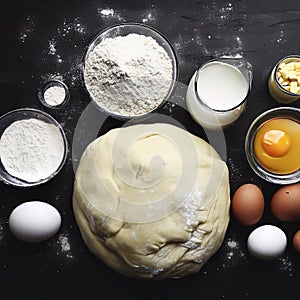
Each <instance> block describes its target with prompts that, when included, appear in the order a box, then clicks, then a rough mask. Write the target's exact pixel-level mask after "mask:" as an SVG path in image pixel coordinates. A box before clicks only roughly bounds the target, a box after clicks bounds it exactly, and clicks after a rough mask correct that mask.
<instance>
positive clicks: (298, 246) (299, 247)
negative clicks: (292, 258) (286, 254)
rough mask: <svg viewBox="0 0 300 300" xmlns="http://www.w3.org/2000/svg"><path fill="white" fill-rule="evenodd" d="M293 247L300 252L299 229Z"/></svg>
mask: <svg viewBox="0 0 300 300" xmlns="http://www.w3.org/2000/svg"><path fill="white" fill-rule="evenodd" d="M293 247H294V249H295V251H296V252H298V253H299V254H300V230H298V231H297V232H296V233H295V235H294V237H293Z"/></svg>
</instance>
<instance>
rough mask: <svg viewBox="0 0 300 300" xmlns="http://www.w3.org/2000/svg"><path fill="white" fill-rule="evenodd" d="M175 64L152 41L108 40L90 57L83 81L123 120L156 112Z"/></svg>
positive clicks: (137, 37)
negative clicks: (126, 117)
mask: <svg viewBox="0 0 300 300" xmlns="http://www.w3.org/2000/svg"><path fill="white" fill-rule="evenodd" d="M172 74H173V69H172V61H171V59H170V58H169V56H168V54H167V53H166V51H165V50H164V49H163V48H162V47H161V46H160V45H159V44H158V43H157V42H156V41H155V40H154V39H153V38H151V37H146V36H144V35H138V34H129V35H127V36H119V37H116V38H107V39H105V40H104V41H102V42H100V43H99V44H98V45H97V46H96V47H95V48H94V50H93V51H92V52H91V53H90V54H89V56H88V58H87V61H86V65H85V70H84V79H85V84H86V87H87V89H88V90H89V92H90V94H91V95H92V97H93V99H94V100H95V101H96V103H97V104H98V105H99V106H100V107H103V108H104V109H106V110H107V111H109V112H112V113H115V114H117V115H123V116H135V115H141V114H144V113H146V112H149V111H151V110H153V109H155V108H156V107H157V106H158V105H159V104H160V103H161V102H162V101H163V100H164V98H165V97H166V95H167V94H168V91H169V88H170V86H171V83H172Z"/></svg>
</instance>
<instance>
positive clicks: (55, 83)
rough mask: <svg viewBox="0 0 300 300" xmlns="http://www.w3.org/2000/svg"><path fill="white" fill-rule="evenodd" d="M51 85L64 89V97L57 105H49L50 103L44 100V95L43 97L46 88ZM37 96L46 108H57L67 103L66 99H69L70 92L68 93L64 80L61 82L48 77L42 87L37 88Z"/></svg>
mask: <svg viewBox="0 0 300 300" xmlns="http://www.w3.org/2000/svg"><path fill="white" fill-rule="evenodd" d="M53 86H57V87H62V88H63V89H64V90H65V98H64V100H63V101H62V102H61V103H60V104H58V105H51V104H49V103H47V102H46V100H45V97H44V95H45V92H46V90H47V89H49V88H50V87H53ZM38 97H39V100H40V102H41V103H42V104H43V105H44V106H46V107H48V108H53V109H57V108H61V107H63V106H65V105H66V104H67V103H68V101H69V99H70V93H69V89H68V87H67V86H66V84H65V83H64V82H62V81H60V80H58V79H50V80H47V81H46V82H44V84H43V85H42V87H41V88H40V89H39V90H38Z"/></svg>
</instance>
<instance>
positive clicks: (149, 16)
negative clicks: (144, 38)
mask: <svg viewBox="0 0 300 300" xmlns="http://www.w3.org/2000/svg"><path fill="white" fill-rule="evenodd" d="M156 19H157V11H156V10H154V9H151V10H150V11H146V12H145V13H144V14H143V15H142V22H143V23H152V22H155V21H156Z"/></svg>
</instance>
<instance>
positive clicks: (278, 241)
mask: <svg viewBox="0 0 300 300" xmlns="http://www.w3.org/2000/svg"><path fill="white" fill-rule="evenodd" d="M286 246H287V238H286V235H285V233H284V232H283V231H282V230H281V229H280V228H278V227H276V226H273V225H263V226H260V227H258V228H256V229H255V230H253V231H252V232H251V233H250V235H249V237H248V241H247V247H248V251H249V253H250V254H251V255H253V256H254V257H256V258H258V259H262V260H272V259H275V258H278V257H280V256H281V255H282V254H283V253H284V251H285V249H286Z"/></svg>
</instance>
